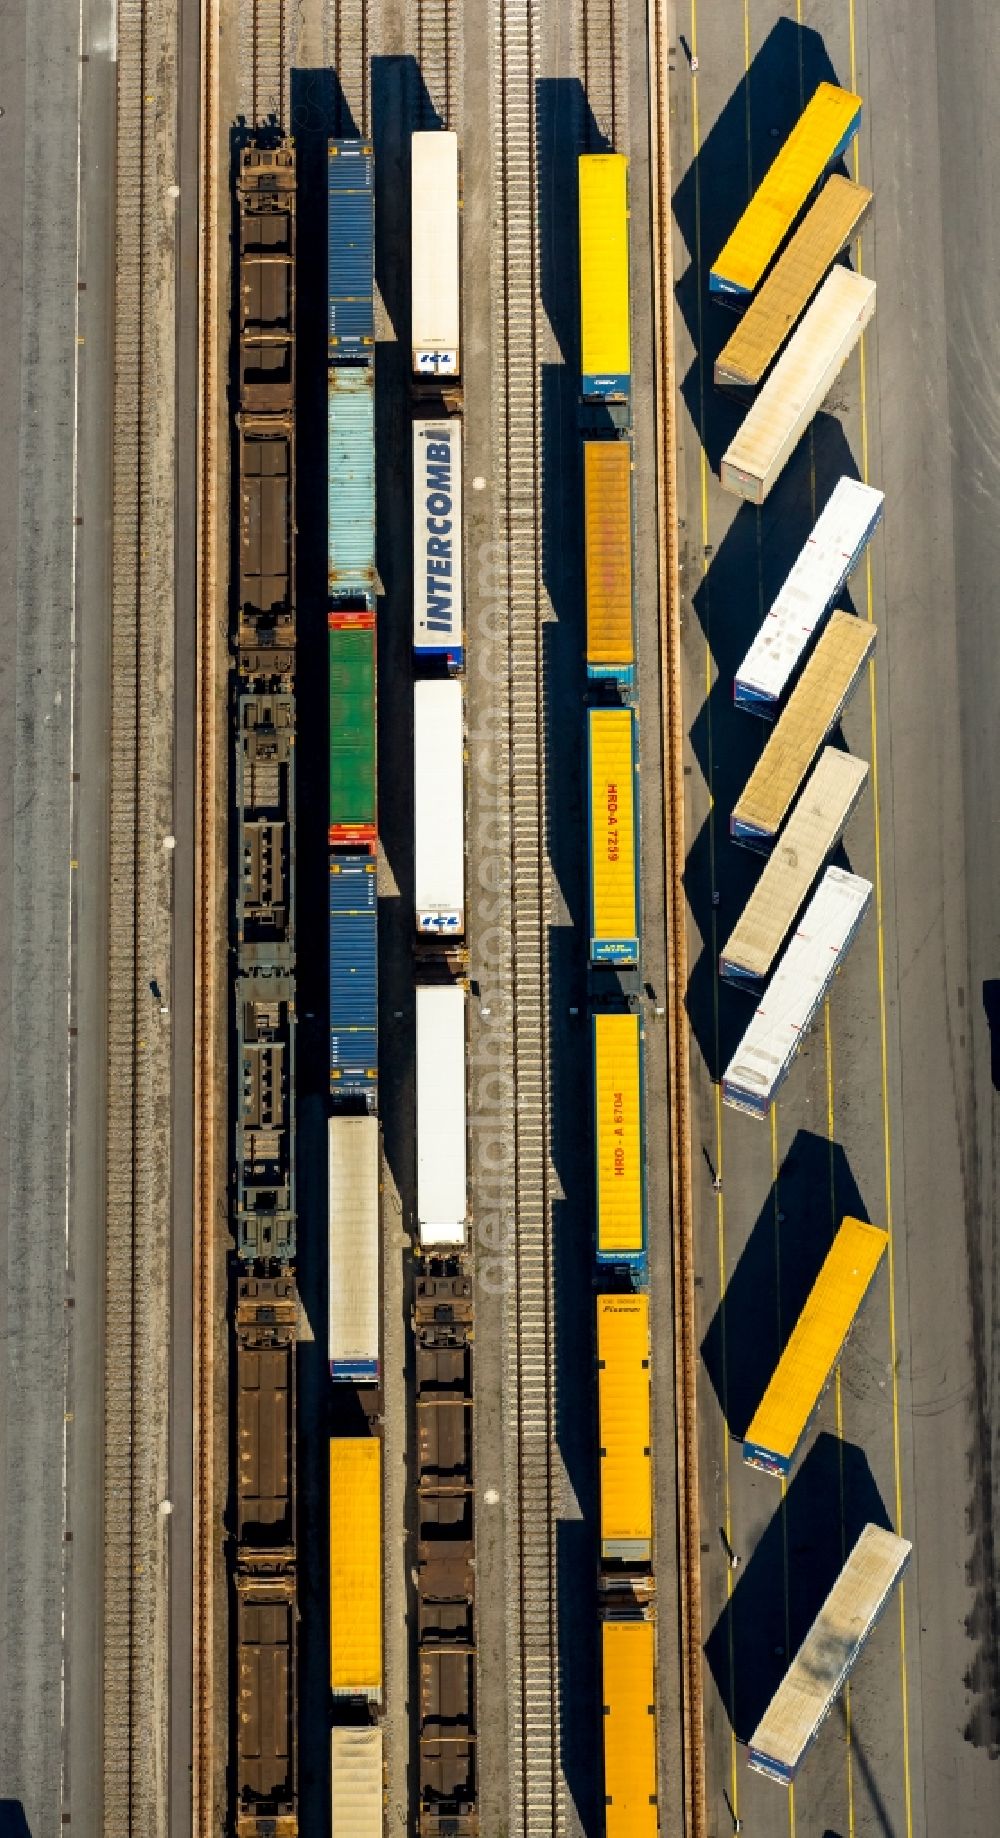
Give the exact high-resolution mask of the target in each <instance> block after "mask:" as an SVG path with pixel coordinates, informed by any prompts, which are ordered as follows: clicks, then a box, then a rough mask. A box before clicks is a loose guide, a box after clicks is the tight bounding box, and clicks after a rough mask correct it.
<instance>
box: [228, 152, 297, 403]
mask: <svg viewBox="0 0 1000 1838" xmlns="http://www.w3.org/2000/svg"><path fill="white" fill-rule="evenodd" d="M237 194H238V203H239V270H238V273H239V295H240V297H239V345H238V355H239V385H238V400H239V408H240V413H241V414H253V415H261V414H264V415H274V414H279V415H290V414H291V413H292V410H293V407H294V403H295V149H294V148H293V147H291V146H289V145H286V146H284V147H244V148H243V150H242V153H241V155H240V168H239V177H238V180H237Z"/></svg>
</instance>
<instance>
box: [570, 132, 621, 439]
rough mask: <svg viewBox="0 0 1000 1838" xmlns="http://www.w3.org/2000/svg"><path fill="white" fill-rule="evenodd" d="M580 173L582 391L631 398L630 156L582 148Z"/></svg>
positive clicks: (592, 398)
mask: <svg viewBox="0 0 1000 1838" xmlns="http://www.w3.org/2000/svg"><path fill="white" fill-rule="evenodd" d="M578 172H579V209H580V369H581V378H580V384H581V393H582V396H583V399H584V401H585V402H598V403H613V402H627V401H628V399H629V395H630V392H631V386H632V346H631V332H630V325H629V199H628V160H627V159H626V157H625V155H624V154H623V153H583V154H581V155H580V159H579V168H578Z"/></svg>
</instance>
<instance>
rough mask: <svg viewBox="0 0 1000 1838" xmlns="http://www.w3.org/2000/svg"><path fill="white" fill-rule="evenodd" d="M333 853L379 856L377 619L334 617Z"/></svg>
mask: <svg viewBox="0 0 1000 1838" xmlns="http://www.w3.org/2000/svg"><path fill="white" fill-rule="evenodd" d="M329 637H330V811H329V841H330V847H331V848H356V847H357V846H358V845H359V844H363V845H364V846H365V847H367V848H369V849H371V850H372V851H373V852H374V849H375V846H376V842H377V839H378V815H377V790H378V787H377V780H376V757H375V748H376V738H375V722H376V707H375V697H376V688H375V658H376V650H377V645H376V637H375V615H374V613H371V612H353V613H351V612H348V613H330V615H329Z"/></svg>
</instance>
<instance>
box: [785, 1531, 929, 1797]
mask: <svg viewBox="0 0 1000 1838" xmlns="http://www.w3.org/2000/svg"><path fill="white" fill-rule="evenodd" d="M912 1550H913V1546H912V1544H911V1543H910V1542H909V1540H908V1539H906V1538H899V1537H897V1535H896V1533H895V1532H890V1531H887V1530H886V1529H885V1527H884V1526H881V1525H866V1526H865V1528H864V1531H863V1532H862V1533H861V1536H860V1538H859V1539H858V1541H857V1543H856V1544H855V1546H854V1549H853V1550H852V1552H851V1554H850V1556H849V1557H848V1559H847V1562H846V1563H845V1565H844V1567H843V1569H842V1570H841V1572H840V1575H839V1576H838V1578H837V1580H836V1582H835V1583H834V1585H833V1588H832V1589H831V1591H830V1593H829V1595H828V1596H827V1598H826V1601H825V1602H824V1604H823V1606H822V1608H821V1609H820V1611H819V1614H818V1615H817V1616H816V1619H815V1621H814V1622H813V1624H812V1626H811V1628H810V1629H809V1632H808V1634H807V1635H806V1637H805V1639H804V1641H803V1642H802V1645H801V1646H800V1648H799V1650H798V1652H797V1653H796V1655H795V1658H794V1659H793V1661H792V1663H791V1665H790V1666H789V1668H788V1671H787V1672H786V1673H785V1676H784V1678H783V1679H782V1681H781V1684H780V1685H779V1686H778V1689H777V1691H776V1692H775V1694H774V1697H773V1698H772V1699H771V1702H770V1704H769V1705H768V1707H767V1709H766V1711H765V1712H764V1715H763V1717H762V1719H761V1721H760V1722H759V1723H758V1725H757V1728H756V1729H755V1730H754V1733H753V1735H752V1736H751V1738H750V1766H751V1768H755V1769H756V1770H757V1772H758V1773H759V1774H766V1775H768V1776H769V1777H770V1779H771V1780H775V1781H779V1782H780V1783H781V1785H782V1786H787V1785H788V1784H789V1783H790V1782H791V1781H793V1780H794V1779H795V1775H796V1772H797V1770H798V1768H799V1765H800V1763H801V1762H802V1759H803V1756H804V1755H805V1753H806V1751H807V1749H808V1748H809V1747H810V1744H811V1743H813V1742H814V1741H815V1739H816V1735H817V1733H818V1731H819V1728H820V1725H821V1724H822V1722H823V1720H824V1718H825V1717H826V1716H827V1715H828V1713H829V1712H830V1710H831V1709H832V1707H833V1704H834V1702H835V1700H836V1699H837V1698H838V1697H839V1696H840V1693H841V1692H842V1691H843V1689H844V1686H845V1685H846V1683H847V1681H848V1679H849V1678H850V1676H851V1673H852V1671H853V1670H854V1667H855V1665H856V1664H857V1661H858V1657H859V1655H860V1653H861V1650H862V1648H863V1647H864V1644H865V1641H866V1640H867V1639H868V1636H869V1634H870V1633H871V1631H872V1629H873V1627H874V1626H875V1623H876V1622H877V1620H878V1618H879V1616H880V1614H881V1613H882V1610H883V1609H884V1608H885V1606H886V1603H887V1602H888V1601H889V1598H890V1596H891V1595H892V1592H893V1590H894V1589H895V1587H896V1584H897V1583H898V1582H899V1579H900V1577H901V1576H902V1574H903V1571H904V1570H905V1569H906V1566H907V1564H908V1563H909V1561H910V1554H911V1552H912Z"/></svg>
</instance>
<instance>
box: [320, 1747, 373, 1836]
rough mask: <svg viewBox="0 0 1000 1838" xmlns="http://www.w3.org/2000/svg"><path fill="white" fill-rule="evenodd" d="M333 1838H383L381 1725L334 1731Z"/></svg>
mask: <svg viewBox="0 0 1000 1838" xmlns="http://www.w3.org/2000/svg"><path fill="white" fill-rule="evenodd" d="M330 1795H331V1797H330V1810H331V1827H332V1832H333V1838H382V1811H383V1805H382V1802H383V1788H382V1731H381V1729H380V1728H379V1726H378V1725H377V1724H357V1725H354V1726H351V1725H348V1726H346V1727H345V1728H343V1729H332V1730H331V1731H330Z"/></svg>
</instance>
